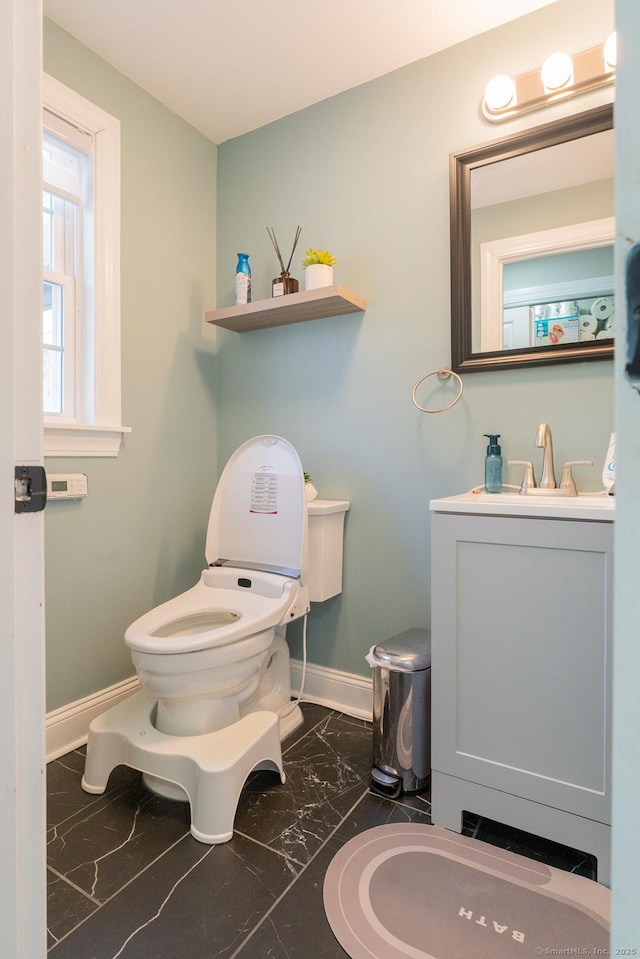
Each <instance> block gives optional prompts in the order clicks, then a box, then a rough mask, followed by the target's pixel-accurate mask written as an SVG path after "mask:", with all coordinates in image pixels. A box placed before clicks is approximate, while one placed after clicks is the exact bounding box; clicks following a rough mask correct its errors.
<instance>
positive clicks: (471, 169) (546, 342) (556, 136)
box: [449, 104, 615, 373]
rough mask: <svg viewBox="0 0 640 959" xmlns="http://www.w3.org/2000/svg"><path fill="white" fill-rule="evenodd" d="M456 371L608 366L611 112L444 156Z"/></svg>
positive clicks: (610, 343)
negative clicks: (595, 363) (604, 362)
mask: <svg viewBox="0 0 640 959" xmlns="http://www.w3.org/2000/svg"><path fill="white" fill-rule="evenodd" d="M449 172H450V189H451V361H452V369H453V370H454V371H456V372H467V373H469V372H474V371H481V370H498V369H504V368H513V367H522V366H540V365H546V364H549V363H558V362H564V363H567V362H575V361H584V360H600V359H610V358H611V357H612V356H613V349H614V335H615V298H614V293H615V290H614V268H613V240H614V220H613V106H612V105H611V104H607V105H605V106H601V107H598V108H596V109H593V110H590V111H588V112H586V113H580V114H576V115H574V116H571V117H567V118H565V119H563V120H559V121H556V122H553V123H548V124H545V125H544V126H539V127H535V128H533V129H531V130H528V131H526V132H524V133H520V134H516V135H514V136H510V137H506V138H504V139H502V140H497V141H493V142H492V143H488V144H485V145H484V146H479V147H476V148H474V149H471V150H468V151H466V152H464V153H458V154H452V155H451V157H450V170H449Z"/></svg>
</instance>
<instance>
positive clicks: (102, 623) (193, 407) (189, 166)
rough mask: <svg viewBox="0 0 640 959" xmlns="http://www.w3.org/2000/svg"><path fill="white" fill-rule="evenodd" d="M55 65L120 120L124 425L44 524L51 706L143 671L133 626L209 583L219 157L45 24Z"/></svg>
mask: <svg viewBox="0 0 640 959" xmlns="http://www.w3.org/2000/svg"><path fill="white" fill-rule="evenodd" d="M44 40H45V42H44V69H45V71H46V72H47V73H49V74H51V75H52V76H54V77H56V78H57V79H58V80H60V81H61V82H62V83H65V84H66V85H67V86H69V87H71V88H73V89H74V90H77V91H78V92H79V93H81V94H82V95H83V96H85V97H87V98H88V99H90V100H92V101H93V102H94V103H96V104H98V106H100V107H102V108H103V109H105V110H107V111H108V112H109V113H111V114H112V115H113V116H115V117H117V118H118V119H119V120H120V121H121V124H122V127H121V133H122V408H123V412H122V416H123V423H124V424H125V425H126V426H130V427H131V429H132V432H131V433H130V434H127V435H125V437H124V439H123V443H122V448H121V451H120V455H119V456H118V458H117V459H95V458H78V459H75V458H71V459H70V458H55V459H54V458H50V459H47V460H46V464H45V465H46V468H47V470H49V471H50V472H85V473H87V475H88V477H89V496H88V497H87V498H86V499H85V500H81V501H72V502H52V503H50V504H49V506H48V507H47V512H46V524H45V553H46V570H45V578H46V631H47V686H48V699H47V708H48V710H51V709H55V708H57V707H59V706H61V705H64V704H67V703H69V702H73V701H75V700H77V699H80V698H82V697H83V696H87V695H89V694H91V693H92V692H94V691H96V690H99V689H103V688H104V687H107V686H109V685H111V684H112V683H115V682H118V681H119V680H122V679H125V678H127V677H129V676H131V675H132V674H133V668H132V665H131V657H130V655H129V652H128V650H127V649H126V648H125V647H124V644H123V639H122V637H123V633H124V630H125V628H126V626H127V625H128V624H129V623H130V622H131V621H132V620H133V619H134V618H135V617H136V616H138V615H140V614H141V613H142V612H144V611H146V610H147V609H149V608H150V607H152V606H154V605H156V604H157V603H159V602H162V601H164V600H165V599H168V598H169V597H170V596H172V595H175V594H176V593H177V592H180V591H181V590H183V589H186V588H187V587H188V586H191V585H192V584H193V583H194V582H195V580H196V579H197V577H198V575H199V572H200V570H201V569H202V567H203V565H204V536H205V529H206V522H207V518H208V512H209V507H210V503H211V495H212V491H213V489H214V486H215V482H216V478H217V459H216V442H217V438H216V434H217V417H216V403H215V360H216V358H215V332H214V331H213V330H212V328H211V327H210V326H205V324H204V322H203V317H204V313H205V311H206V310H207V309H210V308H211V307H212V306H213V305H214V303H215V218H216V197H215V185H216V147H215V145H214V144H212V143H211V142H209V141H208V140H207V139H205V138H204V137H203V136H201V135H200V134H199V133H197V132H196V131H195V130H194V129H193V128H192V127H190V126H189V125H187V124H186V123H185V122H184V121H182V120H180V119H179V118H178V117H176V116H175V115H174V114H172V113H170V112H169V111H168V110H166V109H165V108H164V107H162V106H161V105H160V104H159V103H158V102H157V101H156V100H154V99H152V98H151V97H149V96H148V95H147V94H145V93H144V92H143V91H142V90H141V89H140V88H139V87H136V86H135V85H134V84H132V83H130V82H129V81H128V80H126V79H125V78H124V77H123V76H121V75H120V74H118V73H117V72H116V71H114V70H113V69H112V68H111V67H109V66H108V65H107V64H106V63H104V61H102V60H99V59H98V58H97V57H95V56H94V55H93V54H92V53H91V52H90V51H88V50H87V49H86V48H84V47H82V46H81V45H79V44H78V43H76V42H75V41H74V40H73V39H72V38H71V37H70V36H69V35H68V34H66V33H64V32H63V31H62V30H60V29H59V28H58V27H56V26H55V25H54V24H52V23H51V22H49V21H45V33H44Z"/></svg>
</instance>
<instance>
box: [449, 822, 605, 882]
mask: <svg viewBox="0 0 640 959" xmlns="http://www.w3.org/2000/svg"><path fill="white" fill-rule="evenodd" d="M462 835H463V836H471V837H473V838H474V839H478V840H480V842H486V843H489V844H490V845H492V846H499V847H500V848H501V849H508V850H510V851H511V852H513V853H517V854H518V855H519V856H526V857H527V858H528V859H535V860H537V861H538V862H544V863H546V865H547V866H555V867H556V868H557V869H564V870H565V871H566V872H573V873H575V874H576V875H577V876H585V877H586V878H587V879H596V878H597V860H596V858H595V856H592V855H590V854H589V853H586V852H580V851H579V850H577V849H572V848H571V847H570V846H563V845H561V844H560V843H556V842H552V840H550V839H545V838H543V837H542V836H534V835H532V834H531V833H528V832H524V831H523V830H522V829H514V828H513V827H511V826H505V825H504V824H503V823H499V822H494V821H493V820H491V819H484V818H482V817H480V816H477V815H475V814H472V813H464V816H463V824H462Z"/></svg>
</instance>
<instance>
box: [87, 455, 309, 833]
mask: <svg viewBox="0 0 640 959" xmlns="http://www.w3.org/2000/svg"><path fill="white" fill-rule="evenodd" d="M205 553H206V559H207V563H208V566H207V568H206V569H205V570H203V572H202V575H201V577H200V581H199V582H198V583H197V584H196V585H195V586H193V587H192V588H191V589H189V590H187V591H186V592H184V593H182V594H181V595H179V596H176V597H174V598H173V599H170V600H169V601H168V602H166V603H163V604H162V605H160V606H157V607H156V608H155V609H152V610H150V611H149V612H147V613H145V614H144V615H143V616H141V617H140V618H139V619H137V620H136V621H135V622H134V623H132V624H131V626H129V628H128V629H127V630H126V632H125V643H126V645H127V646H128V647H129V649H130V650H131V658H132V661H133V664H134V666H135V668H136V672H137V674H138V678H139V680H140V683H141V685H142V687H143V689H142V690H140V691H139V692H138V693H135V694H134V695H133V696H132V697H130V699H128V700H125V702H123V703H119V704H118V705H117V706H115V707H113V708H112V709H110V710H108V711H107V712H106V713H103V714H102V715H101V716H99V717H98V718H97V719H95V720H94V721H93V722H92V724H91V726H90V731H89V740H88V744H87V760H86V766H85V775H84V778H83V780H82V785H83V788H84V789H85V790H87V791H88V792H94V793H95V792H103V791H104V789H105V787H106V783H107V779H108V776H109V774H110V772H111V770H112V769H113V768H114V767H115V766H116V765H118V764H125V765H128V766H131V767H133V768H134V769H139V770H141V771H142V772H143V773H144V774H145V775H144V781H145V783H146V784H147V786H148V787H149V788H151V789H152V790H153V791H155V792H158V793H160V794H161V795H165V796H168V797H170V798H180V799H188V800H189V802H190V803H191V815H192V829H191V831H192V833H193V835H194V836H195V837H196V838H197V839H200V840H201V841H203V842H224V841H226V840H227V839H229V838H230V836H231V832H232V829H233V818H234V816H235V809H236V805H237V801H238V797H239V795H240V790H241V789H242V785H243V784H244V781H245V779H246V777H247V776H248V775H249V773H250V772H251V771H252V770H253V769H256V768H271V769H275V770H276V771H279V772H280V775H281V778H282V781H284V774H283V770H282V755H281V748H280V740H281V739H282V738H284V736H286V735H288V734H289V733H290V732H291V731H292V730H293V729H295V728H296V727H297V726H298V725H299V724H300V723H301V722H302V714H301V712H300V707H299V706H298V705H297V704H295V703H292V702H291V678H290V665H289V650H288V646H287V643H286V640H285V638H284V637H285V630H286V624H287V623H288V622H291V621H292V620H294V619H297V618H299V617H300V616H303V615H305V614H306V613H307V612H308V611H309V588H308V584H307V580H306V571H307V508H306V502H305V490H304V474H303V471H302V465H301V463H300V459H299V457H298V454H297V453H296V451H295V450H294V449H293V447H292V446H291V445H290V444H289V443H288V442H287V441H286V440H284V439H282V438H280V437H277V436H258V437H255V438H254V439H252V440H249V441H248V442H247V443H244V444H243V445H242V446H241V447H240V448H239V449H238V450H236V452H235V453H234V454H233V456H232V457H231V459H230V460H229V462H228V463H227V465H226V467H225V469H224V471H223V473H222V476H221V478H220V482H219V483H218V486H217V488H216V492H215V495H214V498H213V504H212V507H211V513H210V516H209V525H208V529H207V540H206V550H205ZM222 796H224V797H225V798H224V801H223V800H222V799H221V797H222ZM230 797H231V798H230ZM234 797H235V798H234ZM210 806H213V807H215V808H216V810H218V811H217V812H214V811H213V809H210V808H209V807H210ZM231 807H232V811H230V810H231ZM229 818H230V823H229Z"/></svg>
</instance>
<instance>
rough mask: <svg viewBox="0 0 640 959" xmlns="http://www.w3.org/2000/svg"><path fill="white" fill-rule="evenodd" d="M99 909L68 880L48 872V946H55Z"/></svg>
mask: <svg viewBox="0 0 640 959" xmlns="http://www.w3.org/2000/svg"><path fill="white" fill-rule="evenodd" d="M97 908H98V906H97V903H95V902H92V901H91V899H89V898H88V896H85V895H83V894H82V893H81V892H79V891H78V890H77V889H74V887H73V886H70V885H69V883H68V882H66V880H64V879H62V878H61V877H60V876H56V874H55V873H54V872H52V871H51V870H50V869H48V870H47V944H48V946H49V947H50V946H53V945H54V944H55V943H56V942H58V941H59V940H60V939H62V937H63V936H66V935H67V933H68V932H70V931H71V930H72V929H75V927H76V926H77V925H78V924H79V923H81V922H82V921H83V920H84V919H86V918H87V916H90V915H91V913H92V912H95V910H96V909H97Z"/></svg>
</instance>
